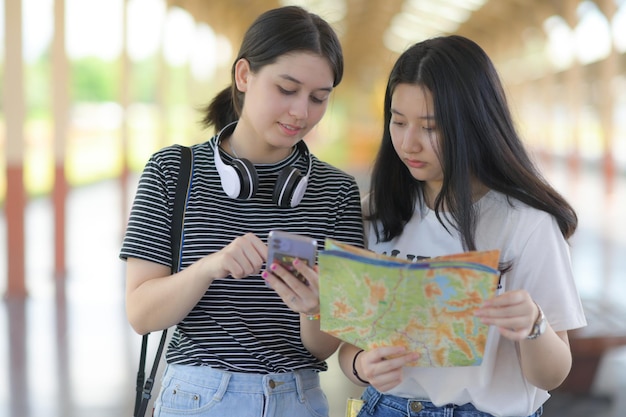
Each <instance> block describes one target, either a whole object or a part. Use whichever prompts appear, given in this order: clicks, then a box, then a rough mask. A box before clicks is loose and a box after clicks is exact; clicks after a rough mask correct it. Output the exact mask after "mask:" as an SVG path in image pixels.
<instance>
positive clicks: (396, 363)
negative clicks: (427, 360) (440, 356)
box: [339, 343, 419, 392]
mask: <svg viewBox="0 0 626 417" xmlns="http://www.w3.org/2000/svg"><path fill="white" fill-rule="evenodd" d="M361 350H362V349H360V348H358V347H356V346H354V345H351V344H349V343H342V345H341V346H340V347H339V367H340V368H341V370H342V371H343V373H344V374H345V375H346V376H347V377H348V379H350V381H352V382H353V383H354V384H356V385H359V386H367V385H368V384H366V382H368V383H369V384H370V385H372V386H373V387H374V388H376V389H377V390H379V391H381V392H384V391H388V390H390V389H392V388H394V387H395V386H397V385H398V384H400V382H402V368H403V367H404V366H406V365H407V364H409V363H411V362H413V361H416V360H417V359H419V355H418V354H417V353H407V352H406V350H405V348H404V347H402V346H388V347H381V348H377V349H373V350H369V351H362V352H361ZM359 352H361V353H359ZM353 366H354V369H353ZM354 371H356V373H357V374H358V378H357V375H355V372H354ZM359 378H360V379H362V381H361V380H359Z"/></svg>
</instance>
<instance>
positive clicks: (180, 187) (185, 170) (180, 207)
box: [133, 146, 193, 417]
mask: <svg viewBox="0 0 626 417" xmlns="http://www.w3.org/2000/svg"><path fill="white" fill-rule="evenodd" d="M180 151H181V161H180V170H179V171H178V178H177V180H176V194H175V197H174V211H173V213H172V232H171V239H172V274H175V273H176V272H178V270H179V269H180V258H181V251H182V237H183V223H184V220H185V208H186V206H187V199H188V198H189V188H190V187H191V172H192V170H193V168H192V167H193V153H192V151H191V148H189V147H187V146H181V149H180ZM148 335H149V333H148V334H145V335H143V336H142V339H141V354H140V357H139V372H137V387H136V394H135V395H136V396H135V413H134V414H133V416H134V417H143V416H144V415H145V413H146V408H147V407H148V401H150V398H151V397H152V394H151V392H152V387H153V385H154V378H155V376H156V371H157V369H158V367H159V361H160V360H161V355H162V354H163V348H164V347H165V340H166V339H167V329H165V330H163V331H162V334H161V340H160V341H159V348H158V349H157V353H156V356H155V358H154V363H153V364H152V371H151V372H150V377H149V378H148V379H147V380H146V381H145V385H144V378H145V364H146V348H147V346H148ZM142 386H143V389H142Z"/></svg>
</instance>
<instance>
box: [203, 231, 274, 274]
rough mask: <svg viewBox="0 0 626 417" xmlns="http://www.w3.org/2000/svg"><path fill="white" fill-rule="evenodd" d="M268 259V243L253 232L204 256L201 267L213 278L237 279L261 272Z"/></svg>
mask: <svg viewBox="0 0 626 417" xmlns="http://www.w3.org/2000/svg"><path fill="white" fill-rule="evenodd" d="M266 259H267V245H265V243H263V241H262V240H261V239H259V238H258V237H257V236H256V235H255V234H253V233H246V234H245V235H243V236H239V237H238V238H236V239H235V240H233V241H232V242H230V243H229V244H228V245H227V246H226V247H224V248H223V249H221V250H220V251H218V252H215V253H212V254H211V255H208V256H206V257H204V258H203V259H202V261H201V264H202V265H201V269H202V270H203V271H204V273H205V274H206V275H205V276H207V277H210V278H211V279H218V278H225V277H227V276H229V275H230V276H232V277H233V278H235V279H240V278H245V277H247V276H250V275H254V274H259V273H260V271H261V267H262V266H263V263H264V262H265V260H266Z"/></svg>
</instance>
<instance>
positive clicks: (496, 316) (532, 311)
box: [475, 290, 539, 341]
mask: <svg viewBox="0 0 626 417" xmlns="http://www.w3.org/2000/svg"><path fill="white" fill-rule="evenodd" d="M475 315H476V316H477V317H479V318H480V319H481V321H482V322H483V323H484V324H488V325H493V326H497V327H498V329H499V331H500V334H502V336H504V337H506V338H507V339H511V340H514V341H520V340H524V339H526V337H527V336H528V335H529V334H530V332H531V330H532V327H533V325H534V324H535V321H536V320H537V317H538V316H539V307H537V304H535V302H534V301H533V299H532V298H531V297H530V294H528V292H527V291H526V290H515V291H507V292H505V293H503V294H501V295H499V296H497V297H494V298H492V299H490V300H487V301H485V303H484V304H483V306H482V307H481V308H480V309H478V310H476V312H475Z"/></svg>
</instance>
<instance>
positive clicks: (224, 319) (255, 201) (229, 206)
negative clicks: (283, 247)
mask: <svg viewBox="0 0 626 417" xmlns="http://www.w3.org/2000/svg"><path fill="white" fill-rule="evenodd" d="M214 140H215V138H213V139H211V141H209V142H205V143H203V144H198V145H194V146H193V153H194V162H193V176H192V184H191V190H190V196H189V201H188V205H187V210H186V216H185V224H184V244H183V252H182V261H181V267H182V268H185V267H187V266H189V265H191V264H192V263H194V262H196V261H197V260H198V259H200V258H202V257H204V256H206V255H208V254H210V253H214V252H217V251H219V250H220V249H222V248H224V247H225V246H226V245H228V244H229V243H230V242H232V241H233V240H234V239H235V238H236V237H238V236H242V235H244V234H246V233H249V232H252V233H254V234H256V235H257V236H258V237H259V238H261V239H262V240H263V241H267V235H268V233H269V232H270V230H273V229H278V230H284V231H289V232H293V233H298V234H303V235H308V236H310V237H313V238H315V239H317V241H318V245H319V249H322V248H323V244H324V240H325V238H327V237H328V238H333V239H337V240H339V241H342V242H346V243H349V244H352V245H356V246H359V247H362V246H363V226H362V218H361V210H360V201H359V200H360V196H359V190H358V187H357V184H356V181H355V180H354V178H353V177H352V176H350V175H348V174H346V173H344V172H342V171H340V170H338V169H336V168H334V167H332V166H330V165H328V164H327V163H324V162H322V161H320V160H318V159H317V158H315V157H314V156H313V155H311V158H312V169H311V173H310V177H309V183H308V187H307V189H306V192H305V194H304V197H303V199H302V201H301V203H300V204H299V205H298V206H297V207H295V208H279V207H277V206H276V205H275V204H274V203H273V202H272V192H273V187H274V184H275V182H276V178H277V176H278V173H279V172H280V171H281V170H282V169H283V168H285V167H288V166H293V167H296V168H298V169H299V170H300V172H301V173H302V175H304V174H305V173H306V171H307V168H308V160H307V158H306V157H305V155H304V154H302V153H301V152H300V151H299V150H296V151H295V152H294V153H292V154H291V155H290V156H289V157H287V158H286V159H284V160H283V161H280V162H278V163H275V164H264V165H256V166H255V168H256V170H257V172H258V175H259V187H258V191H257V193H256V196H255V197H253V198H252V199H250V200H235V199H231V198H229V197H228V196H227V195H226V194H225V193H224V191H223V190H222V187H221V184H220V178H219V174H218V172H217V170H216V168H215V163H214V151H213V141H214ZM221 155H222V160H224V161H225V162H226V163H229V162H230V161H231V160H232V158H231V157H230V156H229V155H227V154H225V153H223V152H222V154H221ZM179 167H180V150H179V147H178V146H170V147H167V148H164V149H162V150H160V151H158V152H156V153H155V154H154V155H153V156H152V157H151V158H150V160H149V161H148V162H147V164H146V167H145V169H144V171H143V173H142V175H141V178H140V180H139V185H138V189H137V193H136V197H135V200H134V203H133V206H132V210H131V213H130V218H129V222H128V227H127V230H126V235H125V237H124V241H123V245H122V248H121V252H120V257H121V258H122V259H127V258H129V257H135V258H140V259H144V260H148V261H151V262H157V263H159V264H162V265H166V266H171V259H170V258H171V255H170V245H171V243H170V226H171V216H172V210H173V200H174V194H175V187H176V184H175V183H176V176H177V172H178V170H179ZM166 358H167V361H168V362H169V363H177V364H185V365H197V366H202V365H204V366H211V367H213V368H216V369H222V370H227V371H233V372H254V373H276V372H288V371H292V370H295V369H314V370H318V371H322V370H326V369H327V366H326V363H325V362H323V361H319V360H317V359H316V358H315V357H314V356H312V355H311V354H310V353H309V352H308V351H307V350H306V349H305V347H304V346H303V344H302V341H301V339H300V318H299V315H298V313H295V312H293V311H291V310H290V309H289V308H288V307H287V306H286V305H285V304H284V302H283V301H282V300H281V299H280V297H279V296H278V295H277V294H276V293H275V292H274V290H272V289H271V288H269V287H268V286H267V285H266V284H265V281H264V280H263V279H262V278H261V276H260V275H253V276H249V277H247V278H245V279H239V280H235V279H232V278H230V277H227V278H225V279H217V280H215V281H214V282H213V283H212V284H211V285H210V287H209V288H208V289H207V291H206V293H205V294H204V296H203V297H202V299H201V300H200V301H199V302H198V304H197V305H196V306H195V307H194V308H193V309H192V310H191V312H190V313H189V314H188V315H187V317H185V318H184V319H183V320H182V321H181V322H180V323H179V324H178V325H177V327H176V330H175V332H174V335H173V337H172V341H171V343H170V345H169V347H168V351H167V355H166Z"/></svg>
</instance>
